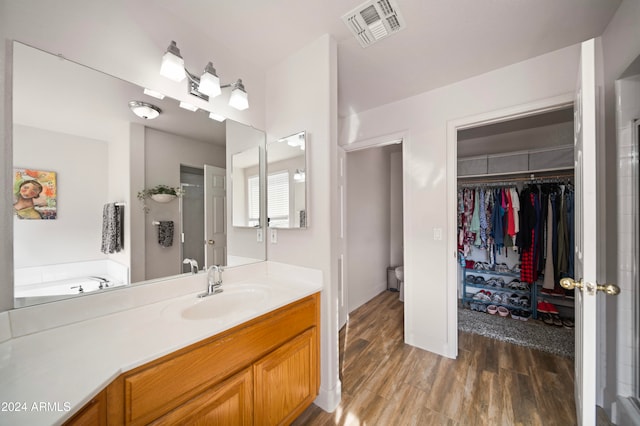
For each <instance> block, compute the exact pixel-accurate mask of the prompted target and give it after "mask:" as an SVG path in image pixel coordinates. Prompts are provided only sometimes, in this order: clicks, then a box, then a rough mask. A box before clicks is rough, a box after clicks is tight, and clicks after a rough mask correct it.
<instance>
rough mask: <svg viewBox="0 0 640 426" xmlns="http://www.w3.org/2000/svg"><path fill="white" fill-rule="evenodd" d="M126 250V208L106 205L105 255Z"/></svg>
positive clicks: (103, 227) (103, 247)
mask: <svg viewBox="0 0 640 426" xmlns="http://www.w3.org/2000/svg"><path fill="white" fill-rule="evenodd" d="M123 248H124V206H121V205H118V204H117V203H108V204H105V205H104V207H103V208H102V247H101V251H102V252H103V253H117V252H119V251H121V250H122V249H123Z"/></svg>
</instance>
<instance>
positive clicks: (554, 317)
mask: <svg viewBox="0 0 640 426" xmlns="http://www.w3.org/2000/svg"><path fill="white" fill-rule="evenodd" d="M551 319H552V320H553V325H555V326H556V327H562V320H561V319H560V316H559V315H557V314H554V315H551Z"/></svg>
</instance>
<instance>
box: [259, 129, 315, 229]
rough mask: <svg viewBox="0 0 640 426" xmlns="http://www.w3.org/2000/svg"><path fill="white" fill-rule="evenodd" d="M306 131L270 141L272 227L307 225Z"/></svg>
mask: <svg viewBox="0 0 640 426" xmlns="http://www.w3.org/2000/svg"><path fill="white" fill-rule="evenodd" d="M307 148H308V141H307V135H306V132H298V133H295V134H293V135H290V136H287V137H284V138H281V139H278V140H276V141H273V142H269V143H268V144H267V182H266V186H267V211H268V212H267V216H268V226H269V227H270V228H294V229H300V228H306V227H307V226H308V224H309V218H308V216H307V187H308V186H307V178H308V173H307V172H308V170H307V160H306V158H307V157H306V153H307Z"/></svg>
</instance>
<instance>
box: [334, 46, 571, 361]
mask: <svg viewBox="0 0 640 426" xmlns="http://www.w3.org/2000/svg"><path fill="white" fill-rule="evenodd" d="M578 54H579V52H578V48H577V46H571V47H568V48H565V49H561V50H558V51H555V52H551V53H548V54H546V55H542V56H540V57H537V58H533V59H530V60H527V61H524V62H521V63H517V64H514V65H511V66H508V67H504V68H501V69H498V70H496V71H492V72H489V73H486V74H483V75H479V76H476V77H473V78H470V79H467V80H464V81H461V82H458V83H455V84H452V85H449V86H446V87H443V88H440V89H436V90H433V91H430V92H426V93H423V94H421V95H418V96H414V97H411V98H408V99H405V100H402V101H399V102H395V103H392V104H388V105H385V106H382V107H379V108H376V109H372V110H369V111H365V112H363V113H361V114H357V115H353V116H350V117H347V118H346V119H344V120H343V122H342V126H341V132H340V143H341V144H342V145H348V144H352V143H355V142H358V141H363V140H368V139H374V138H379V137H381V136H383V135H390V134H395V133H402V134H404V135H405V138H404V139H403V145H404V163H403V169H404V172H403V180H404V189H405V193H404V237H405V238H404V245H405V251H404V253H405V259H404V266H405V341H406V342H407V343H409V344H411V345H415V346H418V347H420V348H423V349H426V350H429V351H432V352H435V353H438V354H442V355H445V356H449V357H455V356H456V353H455V352H456V344H455V342H453V341H452V339H453V338H455V336H456V335H457V334H455V333H457V331H456V330H455V327H456V324H455V323H450V318H451V316H450V315H449V311H450V310H455V309H456V300H455V298H450V297H449V291H448V288H447V282H448V277H447V263H448V261H449V259H450V257H452V256H455V253H447V242H448V240H449V239H454V238H455V235H448V233H447V223H448V220H449V219H450V218H449V216H452V217H455V214H456V212H455V211H452V212H449V211H447V205H446V202H447V196H448V194H447V176H448V174H450V172H451V171H450V170H447V150H448V149H454V150H455V146H454V147H447V123H448V122H449V121H451V120H455V119H459V118H462V117H465V116H471V115H476V114H480V113H483V112H488V111H493V110H498V109H503V108H506V107H510V106H514V105H520V104H524V103H527V102H532V101H534V100H539V99H544V98H550V97H554V96H558V95H561V94H565V93H570V92H572V91H573V89H574V87H575V82H576V75H577V64H578ZM450 178H452V179H455V178H456V177H455V173H454V174H453V176H452V177H450ZM454 186H455V185H454ZM453 196H455V194H453ZM434 228H441V229H442V230H443V239H442V240H440V241H436V240H434V238H433V229H434ZM425 276H429V280H424V279H422V278H423V277H425ZM451 281H452V282H455V277H454V278H452V280H451ZM451 299H453V300H451ZM452 336H453V337H452Z"/></svg>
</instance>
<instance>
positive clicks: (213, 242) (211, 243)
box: [207, 240, 216, 246]
mask: <svg viewBox="0 0 640 426" xmlns="http://www.w3.org/2000/svg"><path fill="white" fill-rule="evenodd" d="M215 243H216V242H215V241H213V240H207V244H209V245H210V246H212V245H214V244H215Z"/></svg>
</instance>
